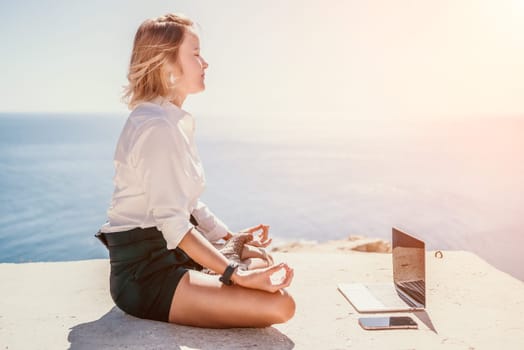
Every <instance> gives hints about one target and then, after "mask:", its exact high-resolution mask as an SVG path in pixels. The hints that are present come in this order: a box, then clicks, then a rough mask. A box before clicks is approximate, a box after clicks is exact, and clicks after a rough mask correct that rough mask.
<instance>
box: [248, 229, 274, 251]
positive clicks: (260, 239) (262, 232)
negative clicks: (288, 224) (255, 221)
mask: <svg viewBox="0 0 524 350" xmlns="http://www.w3.org/2000/svg"><path fill="white" fill-rule="evenodd" d="M240 233H250V234H251V235H252V237H253V238H252V239H251V240H250V241H248V242H246V244H248V245H251V246H253V247H259V248H266V247H267V246H268V245H270V244H271V241H272V239H271V238H269V226H268V225H263V224H260V225H258V226H253V227H249V228H246V229H243V230H241V231H240Z"/></svg>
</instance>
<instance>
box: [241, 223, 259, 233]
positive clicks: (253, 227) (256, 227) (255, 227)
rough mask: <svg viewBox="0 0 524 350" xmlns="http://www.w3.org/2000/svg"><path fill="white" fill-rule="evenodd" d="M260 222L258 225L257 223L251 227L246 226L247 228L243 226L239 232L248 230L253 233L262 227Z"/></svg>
mask: <svg viewBox="0 0 524 350" xmlns="http://www.w3.org/2000/svg"><path fill="white" fill-rule="evenodd" d="M262 226H263V225H262V224H260V225H257V226H252V227H248V228H245V229H243V230H241V231H240V232H250V233H253V232H255V231H258V230H260V229H261V228H262Z"/></svg>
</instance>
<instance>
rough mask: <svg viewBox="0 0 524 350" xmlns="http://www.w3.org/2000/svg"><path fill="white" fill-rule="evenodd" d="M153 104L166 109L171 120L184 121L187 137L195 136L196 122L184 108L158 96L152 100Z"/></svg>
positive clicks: (183, 125)
mask: <svg viewBox="0 0 524 350" xmlns="http://www.w3.org/2000/svg"><path fill="white" fill-rule="evenodd" d="M151 102H152V103H154V104H157V105H159V106H160V107H162V108H164V109H165V110H166V111H167V112H168V115H169V117H170V118H172V117H174V118H175V119H176V120H181V121H182V127H183V129H184V132H185V133H186V135H193V134H194V132H195V120H194V118H193V115H192V114H191V113H189V112H187V111H185V110H183V109H182V108H180V107H178V106H177V105H175V104H174V103H172V102H171V101H169V100H168V99H167V98H165V97H163V96H157V97H155V98H154V99H152V100H151Z"/></svg>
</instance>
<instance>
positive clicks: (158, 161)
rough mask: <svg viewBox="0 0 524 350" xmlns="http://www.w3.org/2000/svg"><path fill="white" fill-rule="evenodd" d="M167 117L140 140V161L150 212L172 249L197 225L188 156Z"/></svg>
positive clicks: (156, 122) (138, 167)
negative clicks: (192, 211) (193, 220)
mask: <svg viewBox="0 0 524 350" xmlns="http://www.w3.org/2000/svg"><path fill="white" fill-rule="evenodd" d="M171 128H172V126H171V125H170V124H169V123H168V122H167V121H165V120H162V119H158V120H153V121H151V122H149V123H148V125H147V127H146V128H145V130H143V132H142V133H141V134H140V137H139V138H138V139H137V143H136V157H137V159H136V164H137V170H138V174H139V176H142V183H143V185H144V191H145V193H146V194H147V196H148V199H149V201H148V203H149V205H148V213H150V214H151V215H152V216H153V217H154V220H155V222H156V224H157V228H158V229H159V230H160V231H161V232H162V234H163V236H164V238H165V240H166V242H167V248H168V249H174V248H176V247H177V246H178V244H179V243H180V241H181V240H182V238H184V235H185V234H186V233H187V232H188V231H189V230H190V229H191V228H192V227H193V226H192V225H191V223H190V222H189V215H190V213H189V207H190V201H191V198H190V195H189V194H190V193H191V192H190V186H194V184H193V183H192V182H191V179H190V175H189V173H188V172H187V171H186V170H185V168H184V167H185V165H186V164H187V163H186V160H185V157H187V155H185V154H184V152H183V147H181V145H180V142H181V141H182V140H178V139H177V138H176V137H175V136H176V135H174V134H173V131H172V130H171Z"/></svg>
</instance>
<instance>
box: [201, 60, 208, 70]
mask: <svg viewBox="0 0 524 350" xmlns="http://www.w3.org/2000/svg"><path fill="white" fill-rule="evenodd" d="M200 59H201V60H202V67H203V68H204V69H207V67H209V64H208V63H207V62H206V60H205V59H204V57H200Z"/></svg>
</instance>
